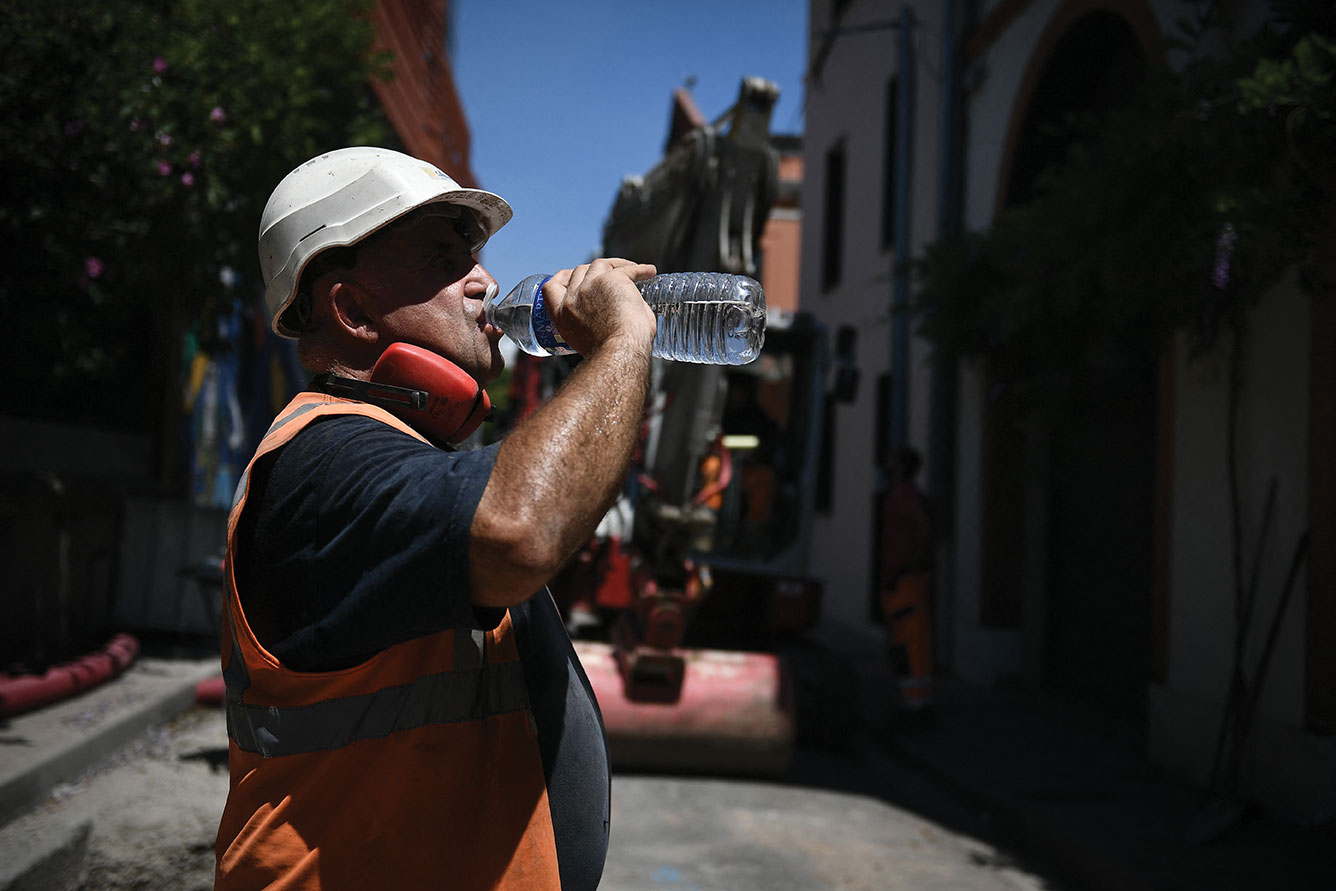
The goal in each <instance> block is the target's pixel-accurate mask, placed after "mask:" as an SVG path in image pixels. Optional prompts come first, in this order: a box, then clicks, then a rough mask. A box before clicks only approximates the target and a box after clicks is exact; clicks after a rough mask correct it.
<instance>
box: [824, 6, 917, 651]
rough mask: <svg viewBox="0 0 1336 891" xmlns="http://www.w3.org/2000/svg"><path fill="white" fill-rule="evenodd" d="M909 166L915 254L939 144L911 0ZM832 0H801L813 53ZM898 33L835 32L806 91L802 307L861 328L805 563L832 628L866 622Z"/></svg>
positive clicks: (865, 20)
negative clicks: (839, 211)
mask: <svg viewBox="0 0 1336 891" xmlns="http://www.w3.org/2000/svg"><path fill="white" fill-rule="evenodd" d="M904 5H905V4H888V3H884V2H875V0H854V2H852V3H850V4H849V8H848V10H847V11H846V12H845V14H844V15H843V17H842V18H841V21H840V23H839V24H840V25H841V26H842V27H846V28H848V27H860V26H865V25H871V24H878V23H887V22H890V21H892V20H898V17H899V14H900V10H901V9H902V8H903V6H904ZM907 5H910V6H912V7H913V8H914V10H915V16H916V20H917V26H916V28H915V32H916V33H915V53H916V54H917V55H918V63H917V65H916V66H915V74H914V82H915V84H914V85H915V99H914V113H915V114H914V144H913V162H912V169H913V173H914V178H913V186H912V195H911V206H912V215H913V223H912V227H911V228H912V233H913V236H912V238H913V250H914V252H915V253H917V252H919V251H921V250H922V248H923V246H924V245H926V244H927V243H928V241H931V240H932V239H933V238H935V237H936V231H935V227H936V213H937V208H936V203H937V169H938V164H937V147H938V129H939V124H938V121H939V109H938V105H939V102H940V83H939V80H940V79H939V78H938V77H936V76H935V75H934V74H930V72H933V73H935V72H939V71H940V57H941V53H940V41H941V23H940V15H941V10H940V4H939V3H936V2H916V3H911V4H907ZM831 7H832V4H831V2H830V0H813V2H812V4H811V6H810V19H809V28H810V30H809V48H810V49H811V52H812V54H813V57H815V53H816V51H817V50H818V49H819V48H820V46H821V44H822V41H823V34H824V32H826V31H827V30H829V29H830V28H831V27H832V22H831V18H830V16H831ZM898 46H899V32H898V30H896V29H894V28H889V27H888V28H884V29H878V30H869V31H866V32H860V33H848V34H841V35H840V36H838V37H836V38H835V44H834V46H833V49H832V51H831V52H830V54H829V56H828V57H827V58H826V61H825V64H824V65H823V66H822V68H821V71H820V73H819V77H818V78H816V79H812V80H810V81H809V84H808V87H807V115H806V121H805V127H804V148H805V152H806V157H805V163H804V170H805V175H804V178H803V199H802V200H803V217H804V220H806V221H807V225H806V226H805V227H804V239H803V256H802V295H803V297H802V301H803V308H804V309H806V310H810V311H811V312H813V313H814V314H815V315H817V316H818V317H819V318H820V319H821V321H822V322H823V323H824V324H825V325H826V326H827V329H828V330H829V332H830V333H831V336H832V337H833V336H834V333H835V331H836V330H837V329H838V328H840V327H841V326H845V325H847V326H851V327H853V328H854V329H856V330H857V332H858V343H857V356H858V366H859V370H860V375H861V379H860V385H859V388H858V393H857V398H856V399H855V400H854V401H853V402H851V403H848V404H843V405H840V406H838V407H837V408H836V409H835V417H836V421H835V423H836V429H837V431H838V432H837V435H836V438H835V446H834V448H835V456H834V460H833V473H834V477H833V492H832V494H833V501H832V505H833V506H832V510H831V511H830V512H829V513H828V514H825V515H818V517H817V519H816V523H815V526H814V530H813V541H812V560H811V570H812V573H813V574H814V575H816V576H817V577H819V578H821V579H823V580H824V582H825V584H826V595H825V596H826V600H825V607H824V610H825V614H826V616H827V618H828V619H829V620H830V621H832V622H835V623H838V624H840V625H851V626H856V627H857V626H862V627H866V626H867V625H868V596H869V591H870V586H871V584H872V559H873V550H872V546H873V542H872V534H873V522H874V517H873V496H874V493H875V492H876V490H877V486H878V485H879V478H878V475H877V470H876V456H875V455H874V454H873V452H874V449H875V444H876V429H875V424H876V423H877V405H876V402H877V379H878V377H879V376H880V375H882V374H885V373H886V372H887V371H888V370H889V368H890V353H891V325H890V306H891V299H892V264H893V259H894V258H893V252H892V251H891V250H890V249H889V248H883V247H882V245H881V218H882V202H883V195H884V194H885V185H884V172H885V159H884V152H885V151H886V146H885V134H886V125H885V113H886V89H887V84H888V83H889V81H890V79H891V78H892V77H893V76H895V74H896V72H897V63H896V57H897V52H898ZM841 139H842V140H843V141H844V145H845V158H846V162H845V163H846V172H845V183H846V193H845V217H844V245H843V254H842V257H841V276H840V282H839V284H838V285H836V286H835V287H833V288H831V289H830V290H825V289H823V287H822V284H821V275H822V221H823V220H824V218H825V172H826V156H827V152H828V151H829V150H830V148H831V147H832V146H834V145H835V144H836V143H838V142H839V141H840V140H841ZM928 358H929V354H928V352H927V349H926V346H924V345H922V344H916V345H915V346H914V347H913V348H912V349H911V354H910V364H911V372H910V386H911V396H910V403H909V418H908V424H909V439H910V442H911V443H912V444H914V445H915V446H917V447H918V448H919V449H920V450H924V449H925V448H926V445H927V429H928V410H929V403H928V383H929V372H928V367H927V364H926V363H927V360H928Z"/></svg>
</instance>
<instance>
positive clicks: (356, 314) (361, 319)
mask: <svg viewBox="0 0 1336 891" xmlns="http://www.w3.org/2000/svg"><path fill="white" fill-rule="evenodd" d="M329 303H330V316H331V317H332V318H333V320H334V325H335V326H336V327H337V328H340V329H342V330H343V331H345V332H346V333H347V334H348V336H350V337H352V338H354V339H356V340H359V341H362V342H364V343H367V344H375V343H376V342H377V341H379V340H380V329H379V327H378V326H377V325H376V317H375V315H374V313H373V312H372V303H371V295H370V294H368V293H367V292H366V290H365V289H363V288H362V287H361V286H360V285H358V284H357V283H356V282H346V281H336V282H334V283H333V284H332V285H330V287H329Z"/></svg>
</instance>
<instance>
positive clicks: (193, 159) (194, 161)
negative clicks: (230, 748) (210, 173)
mask: <svg viewBox="0 0 1336 891" xmlns="http://www.w3.org/2000/svg"><path fill="white" fill-rule="evenodd" d="M186 161H188V162H189V163H190V166H191V167H194V168H195V169H196V170H199V162H200V153H199V149H195V150H194V151H193V152H191V153H190V154H189V155H187V156H186Z"/></svg>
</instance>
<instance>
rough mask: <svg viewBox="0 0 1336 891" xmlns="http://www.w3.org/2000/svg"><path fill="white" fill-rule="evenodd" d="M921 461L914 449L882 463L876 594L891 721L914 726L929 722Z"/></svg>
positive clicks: (928, 541) (928, 576)
mask: <svg viewBox="0 0 1336 891" xmlns="http://www.w3.org/2000/svg"><path fill="white" fill-rule="evenodd" d="M920 463H921V461H920V458H919V454H918V452H917V451H915V450H914V449H913V448H910V447H909V446H904V447H901V448H898V449H894V450H892V451H891V452H889V453H888V454H887V455H886V456H885V457H884V458H883V461H882V469H883V470H884V471H885V473H886V477H887V482H888V484H889V486H888V489H887V491H886V495H885V496H884V498H883V499H882V511H881V533H882V537H881V548H880V554H879V555H878V556H879V559H880V564H881V566H880V569H881V579H880V590H881V608H882V617H883V619H884V621H885V622H886V631H887V645H888V648H889V651H890V658H891V665H892V668H893V669H894V671H895V679H896V688H897V694H898V696H897V700H896V705H897V711H896V713H895V715H894V716H893V720H894V723H895V724H896V725H897V726H900V727H904V728H915V727H920V726H923V725H925V724H926V723H928V722H930V721H931V720H932V673H933V655H932V613H931V605H932V556H933V540H932V523H931V520H930V517H929V515H928V508H927V502H926V500H925V499H924V497H923V495H922V493H920V492H919V490H918V488H917V487H916V486H915V485H914V477H915V476H916V475H917V473H918V469H919V464H920Z"/></svg>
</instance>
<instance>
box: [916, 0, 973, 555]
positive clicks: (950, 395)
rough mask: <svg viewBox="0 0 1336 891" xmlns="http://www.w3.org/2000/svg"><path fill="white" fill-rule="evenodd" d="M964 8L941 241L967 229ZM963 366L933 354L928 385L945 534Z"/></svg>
mask: <svg viewBox="0 0 1336 891" xmlns="http://www.w3.org/2000/svg"><path fill="white" fill-rule="evenodd" d="M962 3H963V5H964V6H965V9H964V15H963V18H964V20H965V24H966V26H968V21H969V19H970V7H971V6H972V4H971V3H967V2H964V0H945V3H944V6H943V22H942V77H943V82H942V97H941V103H942V108H941V118H942V120H941V133H940V137H939V145H938V165H937V169H938V181H937V238H938V240H940V241H950V240H951V239H954V238H957V237H958V236H959V235H960V234H961V230H962V229H963V222H962V217H963V214H964V199H963V192H964V189H963V186H964V179H965V169H964V155H965V127H964V119H963V106H964V87H963V85H962V83H961V81H962V79H963V77H962V69H963V66H962V64H961V59H960V56H959V52H958V47H957V38H958V35H959V34H960V33H961V32H962V29H961V27H960V24H961V16H960V15H959V14H958V13H959V7H960V6H961V5H962ZM958 376H959V368H958V363H957V362H956V361H955V360H954V359H952V358H950V357H948V356H937V355H934V356H933V362H932V383H931V385H930V387H929V393H930V396H929V399H930V404H929V415H928V454H927V455H925V456H924V457H925V458H926V462H925V463H926V464H927V471H928V474H927V476H928V491H929V492H930V493H931V494H932V498H933V506H934V509H935V510H936V511H937V512H938V518H939V525H938V528H940V529H941V530H942V531H943V532H948V531H949V530H950V529H951V516H952V513H953V510H952V509H953V508H954V506H955V469H956V463H955V462H956V395H957V390H958V380H957V379H958Z"/></svg>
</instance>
